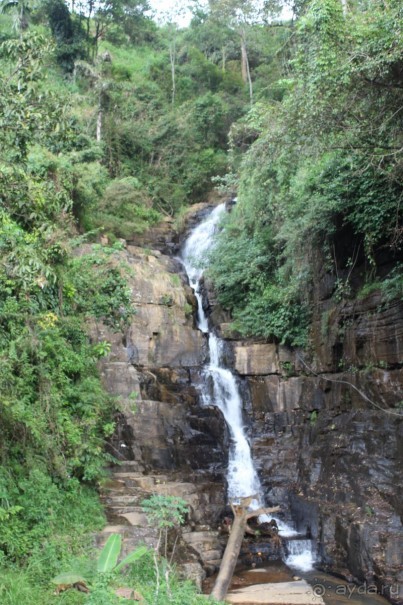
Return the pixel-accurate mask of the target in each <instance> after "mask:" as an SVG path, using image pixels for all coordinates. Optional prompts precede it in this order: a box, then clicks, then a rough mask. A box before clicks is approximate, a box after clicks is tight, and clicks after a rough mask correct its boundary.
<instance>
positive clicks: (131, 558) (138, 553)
mask: <svg viewBox="0 0 403 605" xmlns="http://www.w3.org/2000/svg"><path fill="white" fill-rule="evenodd" d="M147 551H148V548H147V547H146V546H140V548H136V550H134V551H133V552H131V553H130V554H129V555H127V557H125V558H124V559H123V561H121V562H120V563H119V565H118V566H117V567H116V568H115V571H119V570H120V569H122V567H124V566H125V565H129V563H134V562H135V561H137V560H138V559H141V557H144V555H145V554H146V553H147Z"/></svg>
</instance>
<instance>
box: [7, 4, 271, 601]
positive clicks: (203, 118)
mask: <svg viewBox="0 0 403 605" xmlns="http://www.w3.org/2000/svg"><path fill="white" fill-rule="evenodd" d="M147 9H148V4H147V2H146V1H144V0H113V1H108V2H106V3H105V2H99V3H96V4H94V3H93V2H88V3H85V2H83V3H77V4H76V5H75V4H74V3H73V5H72V7H70V8H68V6H67V4H65V3H64V2H63V0H44V1H43V2H35V3H34V2H30V0H28V1H27V0H18V1H17V2H13V1H11V2H9V1H8V0H4V1H3V2H1V3H0V76H1V80H2V89H1V91H0V146H1V153H0V252H1V254H0V257H1V260H0V359H1V364H0V567H1V568H2V571H1V579H0V600H1V602H2V603H5V605H15V604H16V603H18V605H23V604H24V603H39V602H46V603H53V602H55V601H58V602H66V603H81V602H84V601H85V599H86V597H85V595H82V594H81V595H80V594H79V593H75V592H68V593H66V594H63V595H60V596H55V595H53V594H52V588H51V587H50V586H49V580H50V578H51V577H52V576H54V575H55V574H57V572H58V571H60V569H63V568H65V569H68V568H72V566H73V567H74V565H75V566H76V568H77V569H78V570H80V571H81V572H82V571H83V569H82V568H84V569H85V568H86V567H88V566H89V567H91V562H90V560H89V559H88V556H89V554H88V553H89V551H90V550H91V549H90V547H89V545H90V544H91V539H89V538H88V532H91V531H94V530H95V529H97V528H99V527H100V526H101V525H102V523H103V516H102V511H101V507H100V504H99V502H98V498H97V495H96V491H95V488H96V485H97V481H98V480H99V479H100V477H102V473H103V467H104V466H105V462H107V461H108V457H107V456H106V454H105V448H104V445H105V442H106V440H107V438H108V436H109V435H110V434H111V433H112V432H113V430H114V424H113V416H114V411H115V407H116V402H115V401H113V400H112V398H111V397H110V396H108V394H107V393H106V392H105V390H104V389H103V387H102V384H101V381H100V377H99V374H98V369H97V361H98V360H99V358H100V357H101V356H103V355H105V354H107V353H108V352H109V350H110V345H109V344H108V343H107V342H105V343H97V344H94V343H93V342H92V341H91V339H90V335H89V333H88V326H91V324H92V323H93V322H96V321H102V322H103V323H105V324H108V325H109V326H110V327H111V328H112V329H117V330H121V329H122V327H124V325H125V323H126V322H127V321H128V320H129V319H130V315H131V313H132V312H133V310H132V308H131V304H130V299H131V293H130V292H129V290H128V288H127V285H126V280H125V271H126V269H125V267H124V266H123V265H122V264H121V263H120V262H119V249H120V247H121V242H120V241H119V238H121V237H123V238H126V239H129V240H130V239H133V238H135V237H136V236H137V235H138V234H142V233H143V232H144V231H146V230H147V229H149V228H150V227H151V226H153V225H155V224H157V223H158V222H159V221H160V220H161V218H162V216H163V215H166V214H168V215H174V214H175V213H177V212H179V211H180V209H181V208H182V207H183V206H184V205H187V204H189V203H192V202H195V201H198V200H201V199H203V198H204V196H205V195H206V194H207V193H208V192H209V191H210V190H211V188H212V186H213V185H212V177H215V176H217V175H224V174H225V172H226V171H227V144H228V130H229V128H230V125H231V123H232V122H233V121H234V120H236V119H237V118H239V117H240V116H241V115H242V114H243V113H244V112H245V102H246V101H247V98H248V94H247V89H246V88H245V84H244V82H243V79H242V70H241V51H240V47H239V42H238V40H237V34H236V33H235V32H234V31H233V30H231V29H230V28H227V27H225V26H224V24H223V23H218V22H217V21H214V20H212V19H211V18H210V17H209V15H208V14H207V13H206V12H205V11H203V10H196V11H195V18H194V21H193V23H192V25H191V27H190V28H188V29H187V30H179V29H178V27H177V26H176V25H175V24H174V23H173V22H172V20H171V19H168V21H167V23H166V25H165V26H163V27H157V26H156V24H155V23H154V22H153V21H152V20H151V18H150V17H149V16H148V14H147ZM218 33H219V35H217V34H218ZM250 39H251V41H252V40H254V48H253V52H252V49H251V53H252V54H251V69H252V70H255V73H256V79H257V81H258V82H260V88H261V89H262V90H265V87H266V86H269V80H270V78H269V80H268V81H267V82H266V81H265V78H264V77H260V76H259V73H258V69H259V67H260V68H261V69H264V63H265V61H266V60H268V59H269V58H270V61H271V62H272V64H273V66H274V71H276V69H277V71H278V68H277V67H276V65H277V63H276V59H275V51H276V49H277V48H278V45H279V44H280V43H281V40H282V34H281V33H280V30H279V33H277V32H275V35H273V36H270V38H269V39H268V40H267V41H265V42H264V43H263V41H264V36H263V35H262V28H261V27H258V28H257V30H256V35H254V34H253V35H252V30H251V38H250ZM259 40H260V42H259ZM252 55H253V57H252ZM259 78H260V80H259ZM272 79H273V78H272ZM270 81H271V80H270ZM256 85H257V87H259V86H258V84H256ZM262 94H263V93H262ZM265 94H267V95H268V96H270V94H271V92H270V91H269V92H268V93H265ZM276 94H277V93H276ZM99 233H103V234H104V235H106V237H107V239H108V240H109V243H108V244H106V245H101V244H98V243H91V242H94V240H96V239H97V238H98V236H99ZM102 241H103V242H105V239H102ZM157 563H158V565H157V567H156V568H155V569H154V571H153V574H157V575H158V573H160V571H159V568H158V566H159V565H164V562H163V561H162V560H161V561H158V562H157ZM90 571H91V570H90ZM90 571H89V572H88V573H89V574H90ZM162 573H163V572H162V571H161V574H162ZM164 573H165V572H164ZM143 575H144V578H143V580H142V582H143V586H142V590H143V589H144V594H145V596H146V599H149V601H147V602H153V603H154V602H155V596H154V595H155V583H156V577H155V576H154V575H152V574H151V575H150V574H144V573H143ZM99 590H100V592H99V594H98V593H97V594H96V595H95V594H94V595H92V597H91V598H92V601H91V598H90V601H91V602H93V601H94V599H95V600H96V599H98V601H97V605H100V603H101V600H102V599H103V600H105V603H106V602H108V603H111V602H115V601H116V598H114V597H113V596H111V592H110V591H109V589H108V590H106V592H105V590H103V587H102V586H101V587H100V588H99ZM105 595H106V596H105ZM168 596H170V598H171V602H177V603H186V604H187V603H191V602H195V601H196V600H197V601H198V602H199V600H200V599H199V598H198V597H196V592H195V589H194V588H193V587H191V586H190V585H183V584H181V583H180V582H179V581H178V580H177V578H176V576H175V574H173V575H172V577H171V580H170V584H169V585H168V584H167V585H166V586H165V585H164V584H162V585H161V587H160V593H159V595H158V599H159V602H166V599H167V598H168ZM102 602H103V601H102Z"/></svg>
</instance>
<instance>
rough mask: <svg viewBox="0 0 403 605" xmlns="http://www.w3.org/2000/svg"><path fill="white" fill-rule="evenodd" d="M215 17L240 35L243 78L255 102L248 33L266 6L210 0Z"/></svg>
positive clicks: (235, 0)
mask: <svg viewBox="0 0 403 605" xmlns="http://www.w3.org/2000/svg"><path fill="white" fill-rule="evenodd" d="M209 5H210V11H211V15H212V17H213V19H216V20H217V21H218V22H219V23H221V24H227V25H228V26H229V27H230V28H231V29H233V30H234V31H235V32H236V33H237V35H238V36H239V40H240V44H241V72H242V79H243V81H244V83H245V84H247V85H248V88H249V99H250V103H251V104H252V103H253V84H252V78H251V73H250V65H249V57H248V49H247V34H248V29H249V27H250V25H252V24H254V23H257V22H259V21H261V19H262V17H263V14H264V12H265V11H264V7H257V6H256V4H255V3H254V2H253V1H251V0H209Z"/></svg>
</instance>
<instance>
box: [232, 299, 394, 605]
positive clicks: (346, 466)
mask: <svg viewBox="0 0 403 605" xmlns="http://www.w3.org/2000/svg"><path fill="white" fill-rule="evenodd" d="M326 305H327V312H326V313H325V314H324V315H322V317H321V319H319V318H317V319H316V320H315V321H314V323H313V329H312V333H313V350H312V351H311V352H310V355H309V356H308V355H307V354H306V353H303V352H302V351H293V350H290V349H287V348H285V347H281V346H277V345H274V344H270V343H261V342H248V341H238V340H236V339H234V337H233V340H232V341H230V342H229V345H231V346H232V349H233V357H234V365H235V369H236V370H237V371H238V373H239V374H240V376H241V377H242V379H243V380H244V381H245V383H246V384H247V385H248V387H249V393H250V403H249V404H248V405H246V406H245V408H246V410H248V411H249V414H250V418H251V426H252V444H253V445H252V449H253V458H254V460H255V461H256V465H257V467H258V470H259V474H260V477H261V480H262V483H263V485H264V488H265V492H266V498H267V501H268V504H270V505H276V504H281V505H282V508H283V509H284V511H285V513H284V515H285V520H287V521H292V522H294V523H295V525H296V527H297V529H298V530H299V531H301V532H303V533H306V534H307V536H308V537H311V538H312V539H313V540H314V541H315V543H316V545H317V552H318V561H319V565H320V566H321V567H322V568H323V569H325V570H327V571H330V572H332V573H335V574H339V575H342V576H344V577H346V578H348V579H352V580H356V581H358V582H367V583H371V584H372V585H373V584H375V585H377V586H378V588H379V590H382V593H383V594H385V595H388V596H389V598H390V599H391V600H392V601H394V602H401V599H402V598H403V592H402V585H401V583H402V579H403V578H402V572H401V564H402V556H403V531H402V517H403V505H402V503H403V493H402V481H401V472H402V466H403V440H402V437H403V423H402V420H403V418H402V416H401V415H400V413H401V412H400V409H399V402H401V401H402V400H403V368H402V365H403V363H402V362H403V350H402V346H403V339H402V331H403V304H402V303H401V302H400V301H398V302H395V303H392V304H390V305H388V306H386V305H384V306H380V298H379V294H376V293H375V294H373V295H371V296H370V297H368V298H367V299H365V300H363V301H361V302H359V303H358V302H355V303H354V304H353V303H351V304H349V305H345V306H344V307H342V308H339V307H337V306H334V307H331V306H330V305H328V302H326V304H324V306H325V307H326ZM323 317H324V318H325V319H323ZM324 325H325V328H324ZM340 369H341V371H340ZM399 584H400V588H399ZM399 590H400V594H399ZM399 599H400V600H399Z"/></svg>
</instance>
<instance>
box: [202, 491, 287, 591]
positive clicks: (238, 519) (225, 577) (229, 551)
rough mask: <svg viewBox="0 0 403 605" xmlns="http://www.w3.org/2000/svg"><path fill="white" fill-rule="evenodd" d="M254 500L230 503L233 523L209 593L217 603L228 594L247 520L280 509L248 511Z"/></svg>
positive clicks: (243, 499) (252, 497) (242, 499)
mask: <svg viewBox="0 0 403 605" xmlns="http://www.w3.org/2000/svg"><path fill="white" fill-rule="evenodd" d="M255 499H256V496H249V497H248V498H240V504H233V503H231V508H232V511H233V513H234V522H233V524H232V528H231V533H230V535H229V538H228V542H227V546H226V548H225V551H224V556H223V558H222V561H221V565H220V571H219V572H218V576H217V579H216V581H215V584H214V586H213V590H212V591H211V596H212V597H213V598H215V599H217V601H223V600H224V599H225V595H226V594H227V592H228V587H229V585H230V582H231V579H232V576H233V574H234V569H235V566H236V563H237V561H238V557H239V552H240V550H241V545H242V540H243V537H244V534H245V531H246V530H247V522H248V520H249V519H252V517H258V516H260V515H267V514H271V513H277V512H278V511H279V510H280V507H278V506H276V507H274V508H259V509H257V510H254V511H250V510H248V507H249V506H250V504H251V502H252V501H253V500H255Z"/></svg>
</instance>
